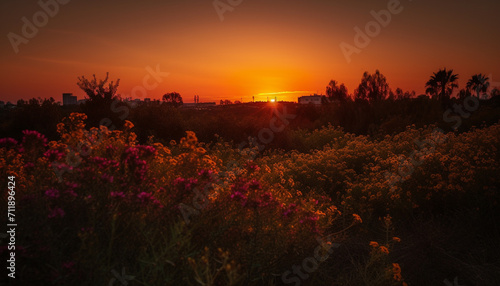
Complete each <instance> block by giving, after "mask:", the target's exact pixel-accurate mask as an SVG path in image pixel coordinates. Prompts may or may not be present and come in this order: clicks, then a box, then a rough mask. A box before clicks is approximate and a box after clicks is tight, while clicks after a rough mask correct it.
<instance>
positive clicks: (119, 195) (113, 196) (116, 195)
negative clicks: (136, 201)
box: [110, 192, 125, 198]
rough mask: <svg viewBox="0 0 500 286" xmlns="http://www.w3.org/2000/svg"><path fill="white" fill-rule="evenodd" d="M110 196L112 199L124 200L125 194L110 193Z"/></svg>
mask: <svg viewBox="0 0 500 286" xmlns="http://www.w3.org/2000/svg"><path fill="white" fill-rule="evenodd" d="M110 195H111V197H112V198H125V193H123V192H111V193H110Z"/></svg>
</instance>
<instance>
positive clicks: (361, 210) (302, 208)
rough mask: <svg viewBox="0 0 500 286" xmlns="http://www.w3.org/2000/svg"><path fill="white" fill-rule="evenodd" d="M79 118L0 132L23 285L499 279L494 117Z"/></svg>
mask: <svg viewBox="0 0 500 286" xmlns="http://www.w3.org/2000/svg"><path fill="white" fill-rule="evenodd" d="M312 110H313V111H312V112H315V111H314V109H312ZM87 120H88V118H87V115H85V114H83V113H77V112H72V113H70V114H69V115H66V116H64V118H63V119H62V120H60V122H59V123H58V124H57V125H56V127H55V129H56V132H57V135H56V136H53V138H52V139H50V140H49V139H48V138H47V137H46V135H45V134H43V133H40V132H38V131H27V130H25V131H23V132H22V135H21V136H20V138H17V139H13V138H3V139H0V174H2V176H1V177H0V185H1V186H5V188H6V186H7V185H8V180H9V177H12V176H14V177H15V184H16V186H15V201H16V218H17V221H18V230H17V233H16V261H17V273H16V275H17V276H18V278H17V279H18V281H16V282H18V283H19V282H21V283H22V284H23V285H296V286H297V285H447V284H446V282H449V283H450V285H452V284H451V283H453V282H454V281H455V283H456V284H457V283H460V284H459V285H496V284H497V283H499V282H500V246H499V245H498V241H500V228H499V224H498V220H497V219H498V218H499V217H500V216H499V215H500V211H499V208H498V203H499V198H500V195H499V189H498V188H499V186H500V178H499V176H498V174H500V151H499V150H498V148H499V146H500V142H499V141H500V124H499V123H491V124H483V125H482V126H480V127H473V126H470V127H468V128H467V130H466V131H462V132H456V131H455V132H453V131H449V130H443V129H440V128H438V126H436V125H432V124H430V125H426V124H421V126H416V125H411V124H409V125H407V126H406V127H404V128H403V130H396V131H394V132H384V133H380V132H378V133H377V134H376V135H370V134H366V135H364V134H359V133H362V132H358V134H354V133H352V132H348V131H346V130H345V129H343V128H341V127H338V126H334V125H331V124H322V123H321V122H320V120H319V121H318V120H317V121H314V120H310V121H308V122H309V123H307V124H308V127H309V129H304V128H300V126H299V128H297V126H293V125H294V124H297V123H293V120H290V126H292V127H294V128H291V129H290V130H287V131H286V134H285V133H284V134H285V135H286V138H285V139H283V138H281V137H279V136H280V135H283V134H278V133H280V132H276V133H277V134H276V140H277V141H274V142H266V143H267V145H266V144H263V143H262V142H260V143H258V142H257V143H256V142H255V141H249V142H248V141H243V142H245V144H236V143H238V141H232V140H228V139H225V138H224V137H221V136H215V137H214V138H215V139H213V140H212V139H211V140H199V139H198V137H197V136H198V134H196V132H192V131H187V132H182V133H183V135H182V137H181V138H179V139H177V140H170V141H168V140H165V139H163V140H159V139H156V138H155V136H144V135H141V138H138V135H137V132H139V133H141V132H143V131H144V130H143V129H141V128H137V126H134V123H132V122H131V121H128V120H124V121H123V124H122V126H120V128H118V129H116V130H110V129H108V128H106V127H104V126H100V127H91V126H86V122H87ZM314 122H315V123H314ZM265 123H266V122H265ZM280 123H281V124H284V122H283V120H281V121H280ZM267 124H269V123H268V122H267ZM278 125H279V124H278ZM285 125H286V124H285ZM265 126H266V125H265V124H264V125H262V127H265ZM462 127H463V126H462ZM398 128H399V127H398ZM367 130H368V129H367ZM249 133H251V132H250V131H249ZM149 135H151V134H149ZM283 136H284V135H283ZM243 137H244V136H243ZM139 139H140V140H139ZM280 140H282V141H280ZM261 141H262V140H261ZM277 142H278V143H279V144H284V145H281V146H276V145H273V144H278V143H277ZM283 142H284V143H283ZM7 197H8V192H2V199H3V201H4V202H7ZM6 254H7V248H6V246H5V247H2V257H6V256H4V255H6Z"/></svg>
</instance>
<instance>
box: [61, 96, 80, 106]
mask: <svg viewBox="0 0 500 286" xmlns="http://www.w3.org/2000/svg"><path fill="white" fill-rule="evenodd" d="M77 103H78V100H77V99H76V96H73V94H72V93H63V105H76V104H77Z"/></svg>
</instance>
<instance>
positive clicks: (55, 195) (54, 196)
mask: <svg viewBox="0 0 500 286" xmlns="http://www.w3.org/2000/svg"><path fill="white" fill-rule="evenodd" d="M45 195H46V196H47V197H49V198H52V199H57V198H58V197H59V191H58V190H56V189H54V188H50V189H48V190H46V191H45Z"/></svg>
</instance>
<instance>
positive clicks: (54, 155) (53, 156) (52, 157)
mask: <svg viewBox="0 0 500 286" xmlns="http://www.w3.org/2000/svg"><path fill="white" fill-rule="evenodd" d="M43 156H44V157H45V158H47V159H48V160H49V161H57V160H61V159H62V158H63V157H64V152H61V151H59V150H57V149H49V150H47V152H45V153H43Z"/></svg>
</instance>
